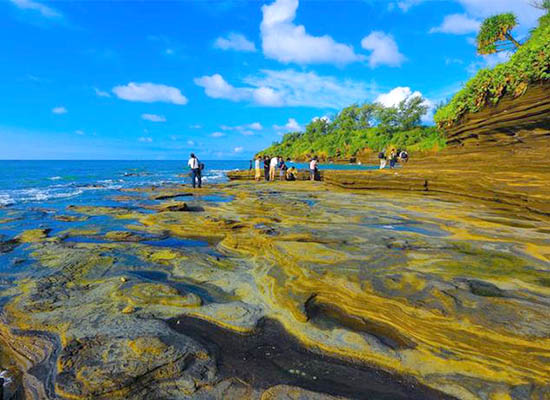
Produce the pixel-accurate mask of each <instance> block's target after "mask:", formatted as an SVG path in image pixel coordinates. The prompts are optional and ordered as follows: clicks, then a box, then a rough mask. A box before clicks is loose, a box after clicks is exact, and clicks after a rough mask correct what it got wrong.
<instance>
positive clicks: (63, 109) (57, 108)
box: [52, 106, 68, 114]
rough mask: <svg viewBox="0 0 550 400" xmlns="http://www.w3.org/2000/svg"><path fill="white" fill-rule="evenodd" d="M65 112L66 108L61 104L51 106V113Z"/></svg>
mask: <svg viewBox="0 0 550 400" xmlns="http://www.w3.org/2000/svg"><path fill="white" fill-rule="evenodd" d="M67 112H68V111H67V109H66V108H65V107H62V106H59V107H54V108H52V113H54V114H67Z"/></svg>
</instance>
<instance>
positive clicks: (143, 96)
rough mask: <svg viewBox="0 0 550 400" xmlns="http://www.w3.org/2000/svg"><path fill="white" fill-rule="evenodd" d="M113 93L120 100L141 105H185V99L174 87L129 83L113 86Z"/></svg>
mask: <svg viewBox="0 0 550 400" xmlns="http://www.w3.org/2000/svg"><path fill="white" fill-rule="evenodd" d="M113 93H114V94H115V95H116V96H117V97H118V98H120V99H123V100H128V101H139V102H143V103H154V102H163V103H172V104H179V105H183V104H187V98H186V97H185V96H184V95H183V94H181V91H180V90H179V89H177V88H175V87H171V86H166V85H160V84H156V83H135V82H130V83H129V84H128V85H126V86H115V87H114V88H113Z"/></svg>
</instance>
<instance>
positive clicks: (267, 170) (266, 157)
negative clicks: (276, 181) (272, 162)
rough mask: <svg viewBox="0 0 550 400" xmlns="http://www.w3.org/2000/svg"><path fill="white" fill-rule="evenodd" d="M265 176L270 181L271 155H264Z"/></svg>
mask: <svg viewBox="0 0 550 400" xmlns="http://www.w3.org/2000/svg"><path fill="white" fill-rule="evenodd" d="M264 178H265V180H266V181H269V156H264Z"/></svg>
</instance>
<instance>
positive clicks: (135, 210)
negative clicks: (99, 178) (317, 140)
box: [0, 182, 550, 400]
mask: <svg viewBox="0 0 550 400" xmlns="http://www.w3.org/2000/svg"><path fill="white" fill-rule="evenodd" d="M208 190H209V191H210V192H209V193H208V194H209V195H215V196H224V198H230V199H231V201H222V202H215V201H211V202H207V201H203V202H201V203H200V205H201V207H202V211H199V212H179V211H170V210H165V211H163V212H151V211H150V210H148V209H144V208H141V207H139V206H137V204H138V203H139V202H140V201H142V198H141V197H136V199H135V200H134V201H135V202H136V205H135V206H133V205H126V206H124V207H105V206H103V207H95V206H92V205H90V206H82V205H80V206H75V207H71V209H70V211H71V212H72V213H74V214H75V215H85V216H87V217H89V219H87V220H84V219H83V220H82V221H79V223H81V224H83V225H80V226H79V227H78V228H77V229H74V230H71V229H69V230H67V231H61V232H58V231H52V232H44V231H42V232H41V231H39V230H40V229H44V228H38V227H37V228H36V230H28V229H27V231H28V232H31V233H27V234H25V236H19V238H22V237H25V238H26V239H28V240H25V241H24V242H25V243H24V246H27V247H25V248H24V251H26V252H27V253H26V254H27V256H28V257H29V258H30V259H31V260H33V263H32V267H29V268H30V269H29V273H28V274H27V275H26V276H25V275H21V274H20V275H18V279H17V281H15V282H14V283H13V284H12V285H9V286H8V287H7V288H6V289H5V290H3V291H2V292H1V293H0V298H3V299H6V300H5V301H4V303H2V304H3V310H2V321H3V324H2V325H1V329H0V355H1V356H2V357H0V363H2V364H1V365H0V366H4V365H5V366H6V367H9V368H10V371H12V372H11V373H12V375H13V376H14V377H15V378H16V382H17V384H18V385H19V387H20V388H21V390H22V391H24V392H25V394H26V396H27V397H28V398H99V399H103V398H105V399H107V398H108V399H119V398H120V399H123V398H124V399H126V398H129V399H144V398H170V399H188V398H199V399H202V398H204V399H211V398H220V399H222V398H223V399H227V398H235V399H237V398H238V399H275V398H292V399H293V398H296V399H301V398H304V399H306V398H307V399H316V398H319V399H323V398H326V399H330V398H357V399H359V398H365V394H369V396H371V397H372V398H380V399H392V400H395V399H446V398H460V399H483V400H485V399H499V398H510V399H514V400H519V399H531V398H533V399H546V398H549V396H550V385H549V382H550V364H549V362H548V360H550V336H549V332H550V320H549V319H548V309H550V284H549V282H550V230H548V222H549V220H548V219H547V217H545V216H544V215H542V214H540V213H529V212H525V211H523V212H518V208H513V207H510V206H506V205H500V206H499V207H495V206H494V204H493V203H491V202H481V201H479V202H473V200H463V199H462V200H457V199H456V198H454V197H449V196H446V195H439V196H438V197H435V196H433V195H431V194H429V193H428V194H425V195H421V194H408V195H404V194H400V193H396V192H369V193H367V194H365V193H364V192H352V191H343V190H339V189H337V188H335V187H334V186H329V185H326V184H323V183H319V182H315V183H313V182H288V183H274V184H273V183H259V184H256V183H244V182H240V183H233V184H228V185H224V186H219V187H215V188H210V189H208ZM182 191H184V190H183V188H181V187H174V188H166V189H159V188H156V189H155V190H152V189H145V188H143V189H140V191H139V192H137V191H136V193H139V194H140V195H145V196H151V195H152V193H154V194H157V193H163V194H161V196H168V197H166V199H169V201H167V202H166V203H167V204H171V202H172V201H173V200H172V199H173V198H174V197H171V193H172V194H177V193H182ZM187 197H189V199H186V202H187V201H189V202H190V204H191V202H192V201H194V200H192V199H191V197H190V196H187ZM194 197H196V196H193V198H194ZM124 201H128V200H127V199H125V200H124ZM154 201H159V200H154ZM160 201H161V203H158V204H155V205H156V206H159V207H162V205H163V203H162V202H163V200H160ZM192 206H193V205H192ZM101 221H103V222H101ZM108 221H115V222H116V223H117V224H119V225H123V226H124V224H125V229H122V228H120V227H119V228H117V229H113V228H112V227H111V226H110V225H109V227H108V228H105V227H104V226H102V225H101V223H104V224H107V223H108ZM87 224H88V225H87ZM84 234H87V235H88V238H92V240H86V241H74V240H73V241H69V240H67V238H74V237H81V235H84ZM79 235H80V236H79ZM31 239H32V240H31ZM145 239H146V240H145ZM21 251H23V250H21ZM8 254H9V253H8ZM4 256H5V255H4ZM243 358H245V359H246V360H243ZM8 359H9V360H11V364H10V365H7V364H6V363H7V361H3V360H8Z"/></svg>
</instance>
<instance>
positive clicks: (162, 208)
mask: <svg viewBox="0 0 550 400" xmlns="http://www.w3.org/2000/svg"><path fill="white" fill-rule="evenodd" d="M155 208H156V209H157V210H158V211H159V212H177V211H189V207H188V206H187V204H186V203H184V202H182V201H173V202H168V203H163V204H161V205H159V206H157V207H155Z"/></svg>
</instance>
